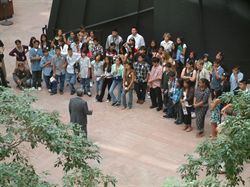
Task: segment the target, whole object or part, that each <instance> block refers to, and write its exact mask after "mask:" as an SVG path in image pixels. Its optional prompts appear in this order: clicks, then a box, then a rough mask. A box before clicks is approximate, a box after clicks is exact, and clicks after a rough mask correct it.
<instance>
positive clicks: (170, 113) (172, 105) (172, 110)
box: [167, 98, 174, 118]
mask: <svg viewBox="0 0 250 187" xmlns="http://www.w3.org/2000/svg"><path fill="white" fill-rule="evenodd" d="M167 115H168V117H170V118H172V117H174V103H173V98H169V108H168V113H167Z"/></svg>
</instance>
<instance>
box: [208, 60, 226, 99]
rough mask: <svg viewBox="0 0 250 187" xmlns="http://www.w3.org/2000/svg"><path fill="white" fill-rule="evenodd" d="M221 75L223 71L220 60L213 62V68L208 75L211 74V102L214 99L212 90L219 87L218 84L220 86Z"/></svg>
mask: <svg viewBox="0 0 250 187" xmlns="http://www.w3.org/2000/svg"><path fill="white" fill-rule="evenodd" d="M222 73H224V69H223V68H222V67H221V66H220V60H217V59H216V60H215V61H214V66H213V68H212V69H211V71H210V74H212V86H211V95H212V100H213V99H214V98H215V95H214V90H215V89H216V88H219V87H220V84H221V78H220V77H221V75H222Z"/></svg>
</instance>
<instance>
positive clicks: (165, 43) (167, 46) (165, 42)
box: [160, 32, 173, 51]
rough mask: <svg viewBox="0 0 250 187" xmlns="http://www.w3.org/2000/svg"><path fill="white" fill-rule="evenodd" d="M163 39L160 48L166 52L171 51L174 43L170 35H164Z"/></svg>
mask: <svg viewBox="0 0 250 187" xmlns="http://www.w3.org/2000/svg"><path fill="white" fill-rule="evenodd" d="M163 38H164V40H163V41H162V42H161V44H160V46H163V47H164V50H165V51H167V50H168V51H171V47H172V44H173V41H171V40H170V39H171V35H170V33H168V32H166V33H165V34H164V35H163Z"/></svg>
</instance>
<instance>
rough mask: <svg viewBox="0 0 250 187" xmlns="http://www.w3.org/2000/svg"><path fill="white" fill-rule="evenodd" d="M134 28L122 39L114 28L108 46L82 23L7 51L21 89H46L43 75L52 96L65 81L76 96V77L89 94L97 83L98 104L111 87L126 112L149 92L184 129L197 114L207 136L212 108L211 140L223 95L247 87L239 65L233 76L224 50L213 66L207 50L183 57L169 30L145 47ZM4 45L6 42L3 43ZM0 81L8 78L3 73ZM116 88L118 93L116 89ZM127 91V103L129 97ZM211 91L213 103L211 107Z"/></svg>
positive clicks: (114, 99)
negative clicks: (67, 31)
mask: <svg viewBox="0 0 250 187" xmlns="http://www.w3.org/2000/svg"><path fill="white" fill-rule="evenodd" d="M131 32H132V34H131V35H129V36H128V38H127V41H126V42H123V39H122V37H121V36H119V35H118V30H117V29H113V30H112V34H111V35H109V36H108V38H107V41H106V46H105V48H106V49H105V50H104V49H103V47H102V46H101V45H100V44H99V39H98V38H96V37H95V32H94V31H91V32H90V33H88V32H86V31H85V28H84V26H81V27H80V32H79V33H77V34H75V33H74V32H71V33H70V34H69V36H68V37H67V38H66V35H65V34H63V33H62V30H59V31H58V32H57V34H56V36H55V38H54V39H53V40H52V41H48V40H47V36H46V35H45V34H42V35H41V38H40V41H39V40H37V39H36V38H35V37H32V38H31V39H30V44H29V46H25V45H22V44H21V41H20V40H16V41H15V44H16V47H15V48H14V49H13V50H12V51H11V52H10V53H9V55H10V56H15V57H16V68H15V70H14V72H13V79H14V81H15V82H16V84H17V86H18V87H19V88H20V89H22V90H23V89H24V87H25V86H28V87H32V88H37V89H38V90H42V84H41V81H42V73H43V78H44V81H45V83H46V87H47V89H48V92H49V93H50V95H55V94H57V91H58V90H57V87H58V84H59V93H60V94H63V93H64V82H65V79H66V82H67V85H68V86H69V88H70V90H71V92H70V94H71V95H73V94H74V93H75V92H76V89H75V87H74V85H75V84H76V82H77V81H78V82H79V83H80V84H81V86H82V88H83V90H84V92H85V94H87V95H88V96H90V97H91V96H92V94H91V91H90V88H91V87H92V85H93V84H92V82H94V85H95V92H96V95H95V100H94V101H95V102H102V101H103V97H104V95H105V90H106V88H108V94H107V100H106V102H110V101H112V105H111V106H114V107H118V106H120V105H121V104H122V105H123V107H122V109H123V110H124V109H131V108H132V106H133V92H134V91H135V92H136V95H137V98H138V99H137V101H136V103H137V104H143V103H144V102H145V98H146V96H148V98H150V99H151V102H152V105H151V106H150V108H151V109H153V108H156V110H157V111H160V110H162V109H163V112H165V113H166V115H164V116H163V117H164V118H176V121H175V123H176V124H182V123H183V122H184V124H185V126H184V127H183V130H185V131H186V132H190V131H191V130H192V126H191V121H192V120H191V119H192V117H193V118H194V117H196V126H197V134H196V137H197V138H200V137H202V136H204V122H205V115H206V113H207V111H208V109H209V107H210V108H211V110H212V115H211V124H212V132H213V133H212V136H211V138H212V139H215V138H216V131H215V129H216V127H217V124H219V123H220V121H221V120H220V117H221V116H220V111H221V110H222V109H223V107H224V104H223V103H221V102H220V100H219V96H220V95H221V94H222V93H223V92H229V91H235V90H237V89H242V90H246V92H247V91H248V90H247V89H246V85H247V82H246V81H245V80H243V74H242V73H241V72H240V69H241V68H240V66H235V68H234V69H233V73H232V74H231V75H230V74H229V72H228V69H227V65H226V63H225V61H224V54H223V53H221V52H218V54H217V55H216V60H214V62H213V64H212V63H211V62H210V61H209V54H207V53H205V54H204V55H203V58H202V59H197V58H196V53H195V51H192V52H191V53H190V55H189V58H187V59H185V56H186V50H187V45H186V44H185V43H184V41H183V38H182V37H178V38H177V40H176V42H173V41H171V35H170V34H169V33H165V34H164V35H163V38H164V40H163V41H162V42H161V43H160V47H159V48H157V44H156V42H155V41H154V40H152V41H151V43H150V46H149V47H148V48H146V47H145V41H144V38H143V37H142V36H141V35H140V34H138V33H137V29H136V27H133V28H132V30H131ZM1 45H2V46H4V45H3V43H2V41H1V42H0V47H1ZM1 49H3V47H2V48H1ZM27 52H29V59H30V62H31V68H30V67H29V64H28V61H27V57H26V53H27ZM1 53H2V54H3V51H2V52H1ZM0 55H1V54H0ZM2 59H3V58H2ZM2 61H3V60H2ZM0 70H1V71H2V68H0ZM0 74H1V72H0ZM2 74H3V73H2ZM1 79H6V77H2V76H1ZM6 81H7V80H6ZM2 82H3V81H2ZM7 83H8V81H7ZM5 85H6V86H7V84H5ZM116 87H118V91H117V95H116V94H115V92H114V90H115V88H116ZM127 93H128V95H129V96H128V97H129V102H127V101H126V94H127ZM210 93H211V96H212V101H211V103H210V105H209V96H210ZM121 101H123V103H121ZM191 112H193V114H192V115H191Z"/></svg>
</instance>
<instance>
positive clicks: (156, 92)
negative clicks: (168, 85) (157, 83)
mask: <svg viewBox="0 0 250 187" xmlns="http://www.w3.org/2000/svg"><path fill="white" fill-rule="evenodd" d="M150 98H151V101H152V106H157V107H158V108H160V109H161V108H162V94H161V88H160V87H156V88H150ZM156 98H157V102H156Z"/></svg>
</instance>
